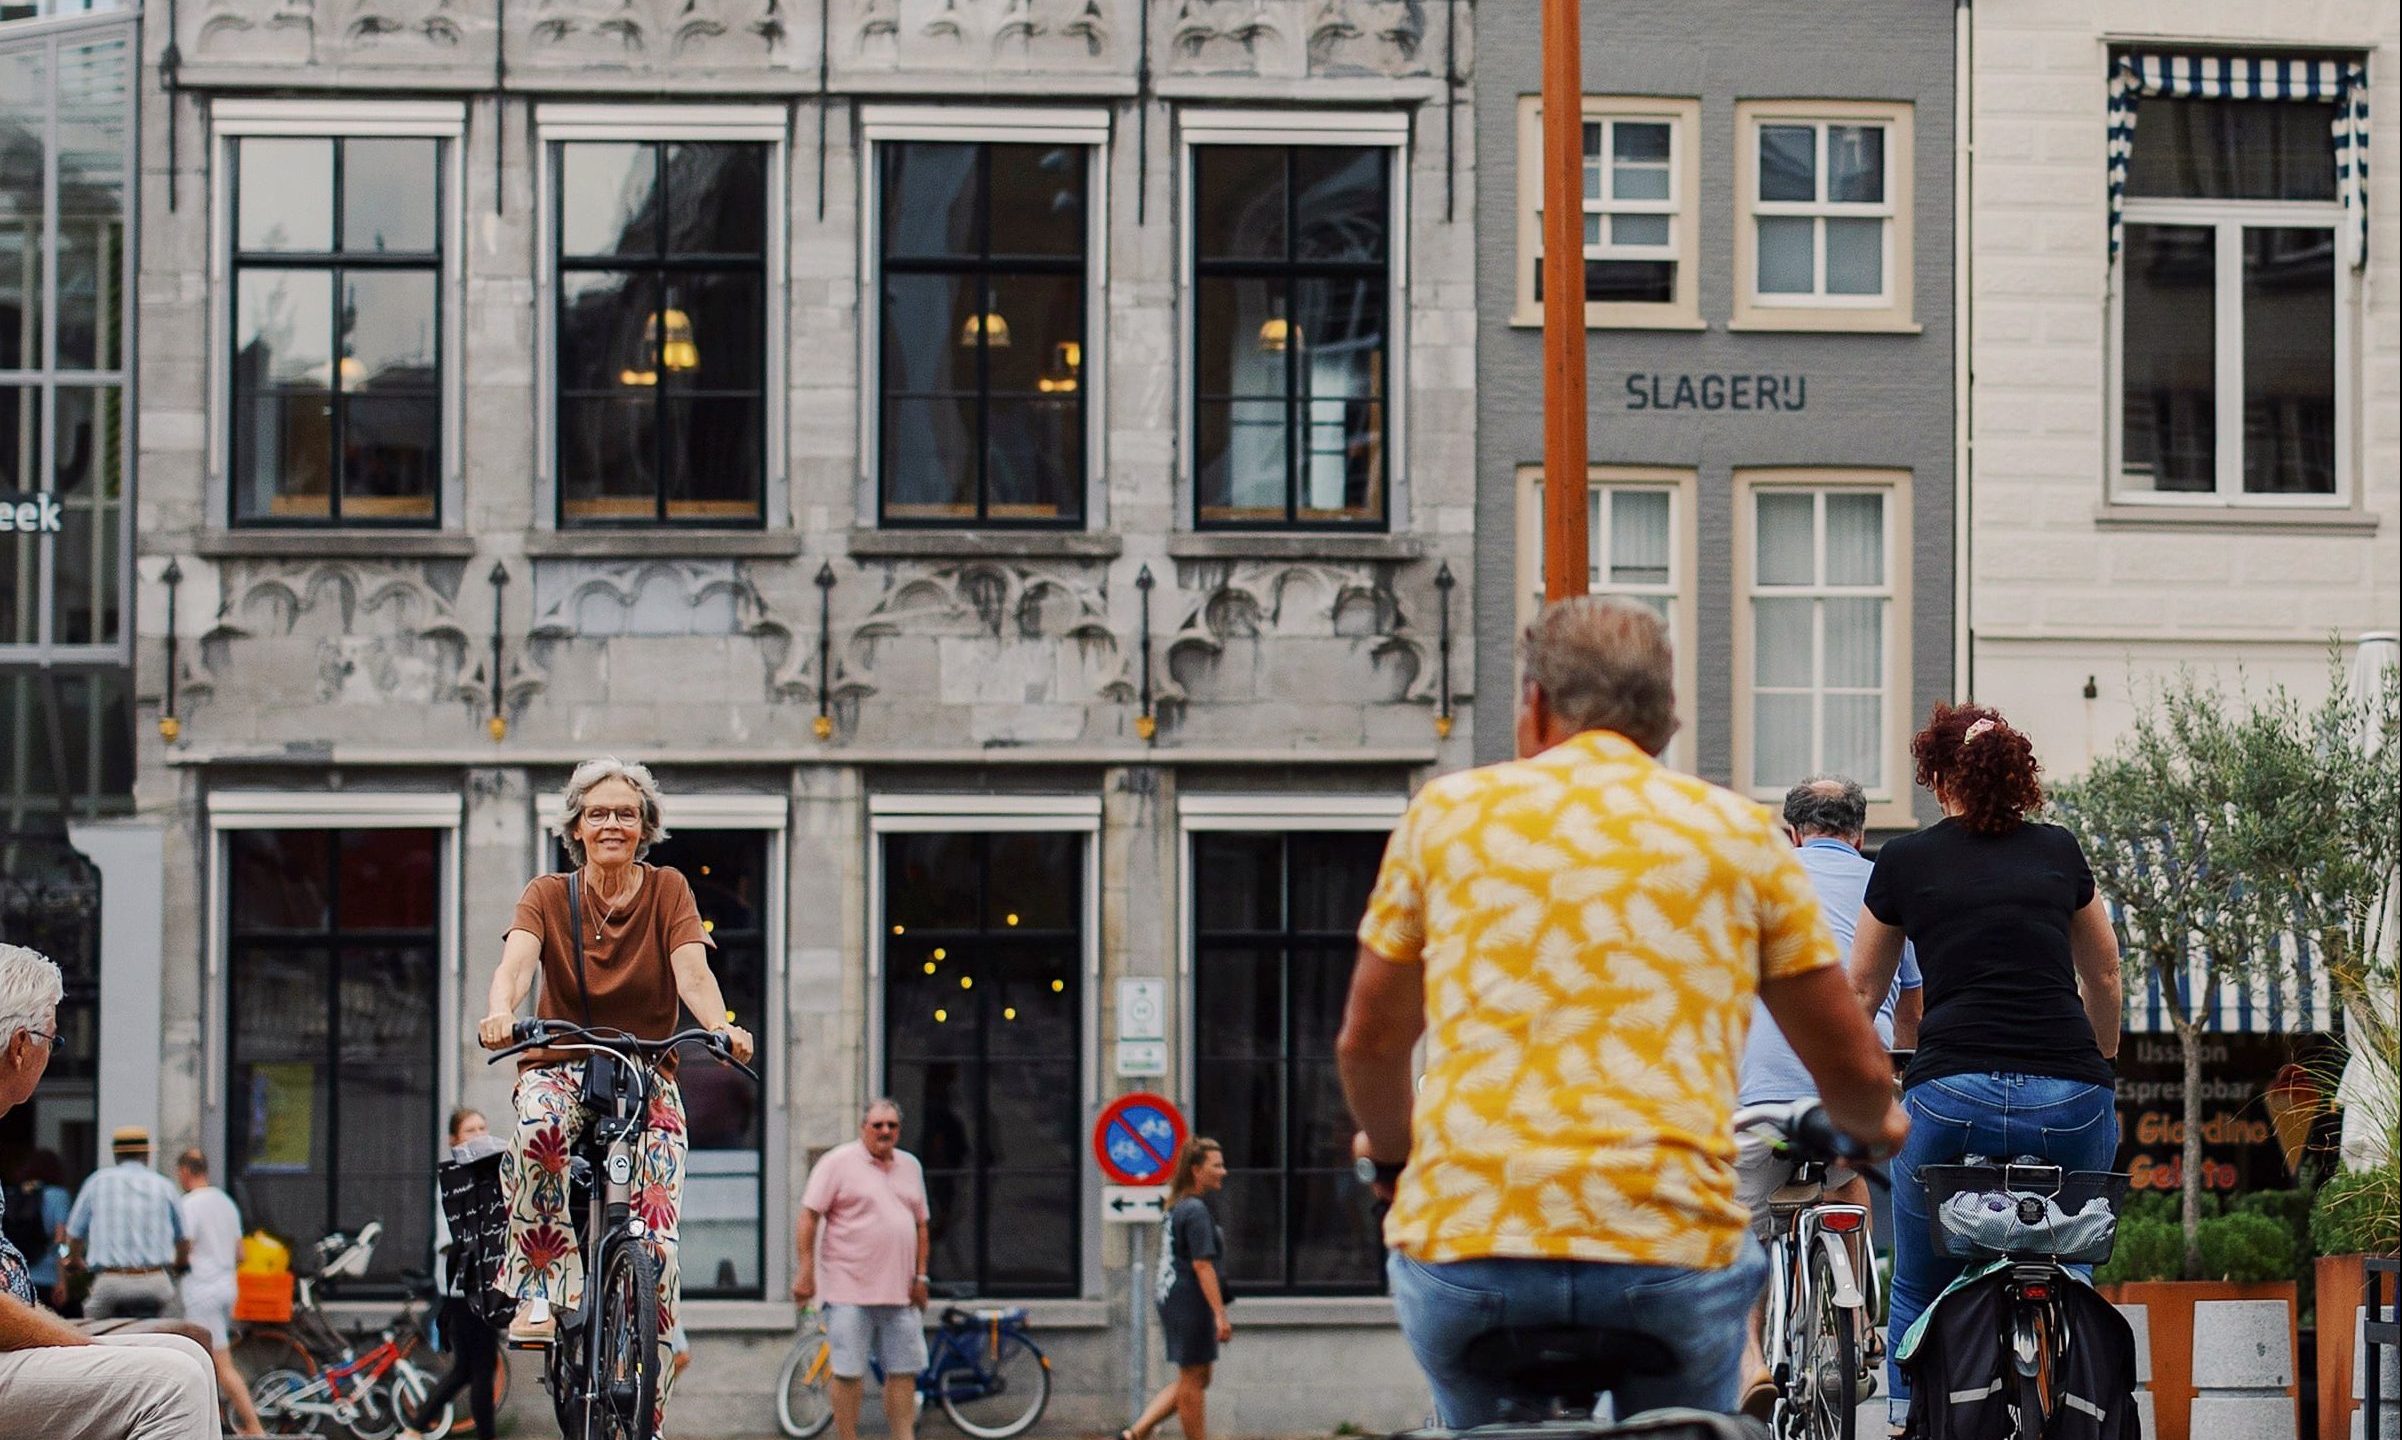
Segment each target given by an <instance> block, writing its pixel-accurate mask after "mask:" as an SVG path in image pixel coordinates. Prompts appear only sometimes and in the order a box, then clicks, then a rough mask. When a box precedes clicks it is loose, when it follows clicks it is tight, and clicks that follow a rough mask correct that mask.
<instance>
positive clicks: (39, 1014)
mask: <svg viewBox="0 0 2402 1440" xmlns="http://www.w3.org/2000/svg"><path fill="white" fill-rule="evenodd" d="M65 998H67V985H66V982H65V981H64V980H62V979H60V978H59V974H58V965H57V964H56V963H55V962H54V961H52V960H51V958H50V957H49V956H47V955H44V954H43V953H42V952H41V951H39V950H28V949H26V948H25V947H24V946H22V945H0V1045H6V1044H8V1042H10V1041H11V1040H14V1039H16V1038H17V1032H18V1031H20V1030H31V1029H32V1028H34V1027H35V1026H36V1025H39V1024H41V1023H43V1022H44V1021H46V1020H48V1019H49V1018H50V1015H51V1012H52V1011H54V1010H56V1009H57V1008H58V1002H59V1001H61V1000H64V999H65Z"/></svg>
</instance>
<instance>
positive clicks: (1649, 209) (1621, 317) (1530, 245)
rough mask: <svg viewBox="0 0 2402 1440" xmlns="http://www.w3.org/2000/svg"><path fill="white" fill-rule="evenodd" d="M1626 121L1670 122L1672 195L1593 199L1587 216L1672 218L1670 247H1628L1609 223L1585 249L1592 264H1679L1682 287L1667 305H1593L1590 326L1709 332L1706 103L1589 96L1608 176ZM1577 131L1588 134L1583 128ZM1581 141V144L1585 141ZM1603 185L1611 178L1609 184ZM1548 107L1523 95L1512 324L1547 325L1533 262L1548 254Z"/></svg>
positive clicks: (1588, 112)
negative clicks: (1703, 281) (1703, 260)
mask: <svg viewBox="0 0 2402 1440" xmlns="http://www.w3.org/2000/svg"><path fill="white" fill-rule="evenodd" d="M1620 121H1630V122H1634V123H1638V124H1657V123H1661V122H1665V123H1666V124H1667V126H1668V198H1667V199H1666V200H1664V201H1663V200H1626V201H1620V200H1614V199H1608V198H1604V199H1600V200H1596V199H1593V198H1591V197H1589V196H1588V197H1587V198H1586V199H1585V202H1584V213H1585V214H1587V215H1601V216H1604V217H1607V216H1609V215H1611V214H1626V215H1637V214H1640V215H1666V216H1668V217H1669V243H1668V244H1666V245H1664V246H1661V245H1642V246H1625V245H1618V244H1616V243H1614V242H1613V241H1612V240H1611V239H1610V238H1609V229H1608V226H1607V224H1606V223H1605V225H1604V227H1603V231H1602V239H1601V242H1600V243H1599V244H1592V243H1588V244H1587V245H1586V246H1585V258H1586V259H1587V260H1673V261H1675V262H1676V288H1675V291H1674V292H1673V298H1672V299H1670V300H1668V301H1667V302H1665V303H1663V304H1657V305H1655V304H1649V303H1644V302H1636V301H1588V302H1586V304H1585V324H1586V325H1587V326H1589V327H1592V328H1596V329H1601V328H1608V329H1622V330H1700V329H1704V328H1706V327H1705V325H1704V322H1703V320H1702V318H1701V307H1700V299H1699V296H1700V281H1699V279H1698V276H1699V274H1700V265H1699V263H1698V262H1699V259H1700V251H1701V243H1700V236H1701V219H1700V215H1699V213H1698V212H1699V209H1700V205H1699V200H1700V196H1701V143H1700V137H1701V102H1700V101H1699V100H1694V99H1674V98H1666V97H1661V96H1652V95H1587V96H1585V97H1584V113H1583V116H1582V117H1581V124H1582V125H1600V126H1602V173H1603V174H1604V176H1605V177H1606V176H1607V175H1608V174H1609V173H1610V166H1609V156H1610V153H1611V152H1610V146H1611V142H1612V139H1613V136H1614V132H1615V128H1616V126H1617V124H1618V122H1620ZM1579 133H1580V134H1581V133H1582V131H1581V129H1580V131H1579ZM1580 143H1581V142H1580ZM1604 183H1605V188H1606V187H1607V181H1606V180H1605V182H1604ZM1542 211H1543V106H1542V99H1541V97H1539V96H1535V95H1521V96H1519V97H1518V259H1517V279H1516V281H1515V282H1514V292H1513V293H1514V294H1515V296H1516V301H1515V304H1514V306H1513V308H1512V310H1511V312H1510V323H1511V324H1512V325H1527V326H1539V325H1541V324H1542V323H1543V306H1542V302H1540V301H1538V300H1536V299H1535V265H1536V263H1537V262H1538V261H1539V260H1541V259H1542V257H1543V226H1542Z"/></svg>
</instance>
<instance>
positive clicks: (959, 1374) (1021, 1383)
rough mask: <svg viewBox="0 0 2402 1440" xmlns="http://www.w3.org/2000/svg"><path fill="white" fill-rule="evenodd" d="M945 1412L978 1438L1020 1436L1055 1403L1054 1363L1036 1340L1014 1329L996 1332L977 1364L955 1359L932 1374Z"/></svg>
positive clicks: (980, 1351)
mask: <svg viewBox="0 0 2402 1440" xmlns="http://www.w3.org/2000/svg"><path fill="white" fill-rule="evenodd" d="M934 1393H935V1395H936V1396H938V1397H939V1398H940V1399H941V1400H942V1409H943V1413H944V1414H945V1415H948V1416H950V1417H951V1423H952V1424H954V1425H956V1426H958V1427H959V1428H960V1429H961V1430H962V1431H964V1432H966V1433H967V1434H969V1435H973V1436H975V1437H976V1440H1004V1437H1006V1436H1010V1435H1022V1434H1024V1433H1025V1432H1026V1431H1028V1430H1030V1429H1032V1428H1033V1427H1034V1422H1035V1421H1037V1420H1040V1419H1041V1418H1043V1407H1044V1406H1045V1405H1048V1404H1050V1403H1051V1362H1050V1361H1049V1360H1047V1359H1045V1358H1044V1357H1043V1352H1042V1351H1041V1349H1040V1348H1038V1347H1037V1346H1036V1345H1035V1343H1034V1342H1033V1341H1031V1340H1029V1339H1027V1338H1026V1337H1025V1336H1023V1335H1020V1334H1018V1333H1017V1332H1015V1331H1012V1330H1002V1331H997V1332H992V1333H990V1334H989V1335H988V1337H987V1338H986V1340H985V1341H984V1343H983V1344H981V1345H979V1346H978V1347H977V1349H976V1356H975V1363H974V1364H972V1365H962V1364H959V1363H957V1361H955V1360H954V1361H953V1362H952V1363H951V1364H950V1365H949V1367H948V1368H946V1369H943V1370H940V1371H937V1372H936V1373H935V1376H934Z"/></svg>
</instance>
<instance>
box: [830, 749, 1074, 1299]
mask: <svg viewBox="0 0 2402 1440" xmlns="http://www.w3.org/2000/svg"><path fill="white" fill-rule="evenodd" d="M1002 831H1018V832H1026V831H1035V832H1053V833H1061V832H1064V833H1069V834H1077V835H1082V836H1083V837H1084V874H1083V878H1082V880H1081V884H1082V886H1083V904H1084V913H1083V915H1082V917H1081V920H1080V924H1081V925H1082V927H1083V936H1084V981H1083V991H1084V995H1083V1004H1082V1005H1081V1006H1080V1007H1079V1008H1080V1009H1081V1010H1082V1012H1083V1013H1082V1015H1081V1016H1079V1017H1078V1021H1077V1025H1078V1042H1077V1043H1078V1044H1079V1045H1080V1046H1081V1047H1082V1049H1083V1057H1082V1061H1081V1063H1080V1064H1079V1065H1078V1067H1077V1068H1078V1069H1079V1070H1080V1071H1081V1072H1082V1075H1083V1081H1084V1084H1083V1094H1082V1095H1080V1096H1079V1097H1078V1099H1079V1100H1080V1101H1081V1102H1082V1104H1083V1106H1084V1112H1085V1114H1087V1115H1091V1114H1092V1113H1094V1112H1095V1111H1097V1110H1098V1109H1099V1107H1100V1104H1101V1070H1102V1062H1101V1046H1100V1034H1101V1010H1100V1006H1101V797H1100V796H1098V795H992V794H983V795H967V794H950V795H933V794H927V795H916V794H885V795H870V796H868V797H867V907H866V909H867V935H866V937H865V941H866V947H865V954H866V956H867V1005H866V1007H865V1008H866V1011H867V1034H866V1035H865V1037H864V1039H865V1042H866V1043H865V1045H864V1046H863V1047H862V1048H863V1049H864V1051H865V1055H866V1063H867V1070H866V1074H865V1076H864V1082H865V1085H866V1089H865V1090H864V1091H863V1092H862V1093H863V1094H867V1095H876V1094H881V1093H883V1087H884V1085H885V1084H886V1080H885V1074H884V965H885V954H884V946H885V942H886V941H887V940H889V939H891V938H892V935H891V931H890V929H889V927H887V926H886V924H885V923H884V837H885V836H887V835H907V834H956V833H969V832H973V833H998V832H1002ZM1080 1184H1081V1186H1082V1195H1083V1201H1082V1203H1083V1205H1084V1206H1085V1210H1084V1214H1085V1217H1086V1221H1085V1224H1084V1225H1083V1226H1082V1234H1080V1235H1079V1236H1078V1237H1077V1243H1078V1245H1079V1246H1080V1247H1081V1259H1080V1262H1079V1264H1078V1267H1077V1268H1078V1270H1079V1271H1080V1273H1081V1274H1082V1277H1083V1279H1082V1282H1081V1286H1082V1289H1083V1292H1084V1293H1083V1297H1082V1298H1084V1299H1088V1300H1094V1299H1099V1298H1101V1296H1102V1295H1103V1294H1104V1293H1105V1291H1104V1280H1105V1277H1104V1276H1103V1274H1102V1270H1101V1231H1102V1230H1103V1228H1105V1227H1103V1226H1102V1225H1100V1224H1099V1223H1098V1222H1097V1221H1096V1220H1095V1219H1094V1218H1093V1217H1097V1216H1098V1215H1099V1214H1100V1213H1101V1212H1100V1202H1101V1192H1100V1188H1099V1186H1100V1177H1099V1172H1097V1171H1094V1172H1088V1173H1087V1174H1086V1176H1085V1178H1084V1179H1083V1180H1082V1181H1081V1182H1080ZM979 1303H985V1304H990V1303H994V1302H993V1301H992V1299H991V1298H990V1297H986V1298H984V1299H982V1300H980V1301H979Z"/></svg>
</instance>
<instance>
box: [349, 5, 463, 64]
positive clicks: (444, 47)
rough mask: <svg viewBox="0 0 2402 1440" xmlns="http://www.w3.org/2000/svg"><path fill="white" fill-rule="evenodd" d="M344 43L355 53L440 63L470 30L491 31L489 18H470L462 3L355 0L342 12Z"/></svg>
mask: <svg viewBox="0 0 2402 1440" xmlns="http://www.w3.org/2000/svg"><path fill="white" fill-rule="evenodd" d="M339 13H340V17H341V18H340V20H339V22H338V23H339V27H340V28H339V35H340V39H341V43H342V44H343V45H344V46H345V47H346V48H348V49H350V50H353V51H384V52H392V53H395V54H397V53H403V52H407V51H411V50H414V51H416V52H418V55H417V56H416V57H415V58H420V59H425V60H429V61H438V60H440V59H443V58H446V57H447V56H448V55H449V54H450V53H451V52H455V51H456V50H457V49H458V48H459V44H460V42H461V41H462V40H464V39H465V38H466V35H467V31H468V29H469V28H470V27H473V28H475V29H478V30H484V31H489V30H490V29H491V28H492V25H491V21H490V19H489V18H488V17H476V18H470V16H469V15H468V14H467V13H465V12H464V11H463V9H462V8H461V4H460V3H459V0H353V3H350V4H346V5H344V6H343V7H342V8H341V10H340V12H339Z"/></svg>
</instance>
